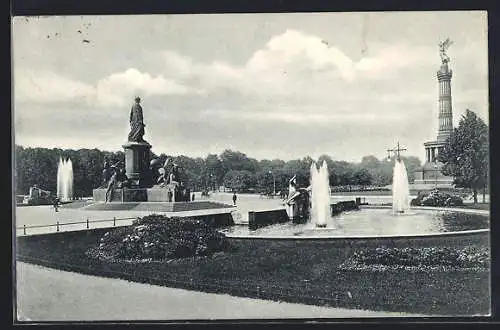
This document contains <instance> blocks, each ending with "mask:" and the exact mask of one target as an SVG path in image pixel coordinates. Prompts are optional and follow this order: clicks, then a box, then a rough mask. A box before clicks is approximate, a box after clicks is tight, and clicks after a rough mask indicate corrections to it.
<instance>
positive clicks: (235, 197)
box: [233, 191, 238, 205]
mask: <svg viewBox="0 0 500 330" xmlns="http://www.w3.org/2000/svg"><path fill="white" fill-rule="evenodd" d="M237 199H238V197H237V196H236V191H235V192H234V193H233V205H236V200H237Z"/></svg>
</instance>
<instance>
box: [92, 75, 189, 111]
mask: <svg viewBox="0 0 500 330" xmlns="http://www.w3.org/2000/svg"><path fill="white" fill-rule="evenodd" d="M189 92H191V90H190V89H189V88H187V87H185V86H183V85H181V84H178V83H177V82H176V81H174V80H172V79H168V78H165V77H163V75H161V74H160V75H157V76H151V75H150V74H149V73H142V72H140V71H139V70H137V69H133V68H130V69H127V70H126V71H123V72H118V73H114V74H111V75H110V76H108V77H106V78H103V79H101V80H100V81H99V82H98V83H97V102H98V104H100V105H105V106H113V105H116V106H124V105H126V104H128V103H130V100H131V99H132V98H133V97H134V96H135V94H141V95H144V96H151V95H168V94H187V93H189Z"/></svg>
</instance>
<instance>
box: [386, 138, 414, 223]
mask: <svg viewBox="0 0 500 330" xmlns="http://www.w3.org/2000/svg"><path fill="white" fill-rule="evenodd" d="M401 151H406V149H405V148H401V147H400V146H399V141H398V145H397V147H396V148H394V149H388V150H387V153H388V155H387V159H390V158H391V154H390V153H391V152H393V153H394V154H395V155H396V161H395V162H394V170H393V176H392V211H393V213H394V214H405V213H408V211H409V210H410V188H409V185H408V174H407V173H406V167H405V164H404V162H403V161H402V160H401Z"/></svg>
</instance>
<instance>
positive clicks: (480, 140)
mask: <svg viewBox="0 0 500 330" xmlns="http://www.w3.org/2000/svg"><path fill="white" fill-rule="evenodd" d="M488 140H489V137H488V126H487V125H486V124H485V123H484V122H483V120H481V118H479V117H478V116H477V115H476V114H475V113H474V112H472V111H470V110H467V111H466V113H465V115H463V116H462V118H461V119H460V122H459V124H458V127H457V128H455V129H454V130H453V132H452V134H451V135H450V137H449V138H448V141H447V143H446V145H445V147H444V149H443V151H442V152H441V153H439V155H438V160H439V161H441V162H443V163H444V166H443V168H442V173H443V174H444V175H448V176H453V177H454V183H455V185H456V186H457V187H464V188H469V189H472V192H473V195H474V203H477V192H478V190H479V189H481V188H483V189H484V188H485V187H486V186H487V182H488V171H489V166H488V165H489V163H488V158H489V148H488V147H489V145H488ZM483 201H484V195H483Z"/></svg>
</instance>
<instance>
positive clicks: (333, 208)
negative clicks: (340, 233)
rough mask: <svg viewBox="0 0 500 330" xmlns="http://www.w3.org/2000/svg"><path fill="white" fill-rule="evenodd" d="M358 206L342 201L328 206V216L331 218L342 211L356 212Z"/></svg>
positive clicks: (351, 202)
mask: <svg viewBox="0 0 500 330" xmlns="http://www.w3.org/2000/svg"><path fill="white" fill-rule="evenodd" d="M358 209H359V204H358V203H357V202H356V201H342V202H338V203H334V204H330V214H331V215H332V216H334V215H337V214H340V213H341V212H343V211H352V210H358Z"/></svg>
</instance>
